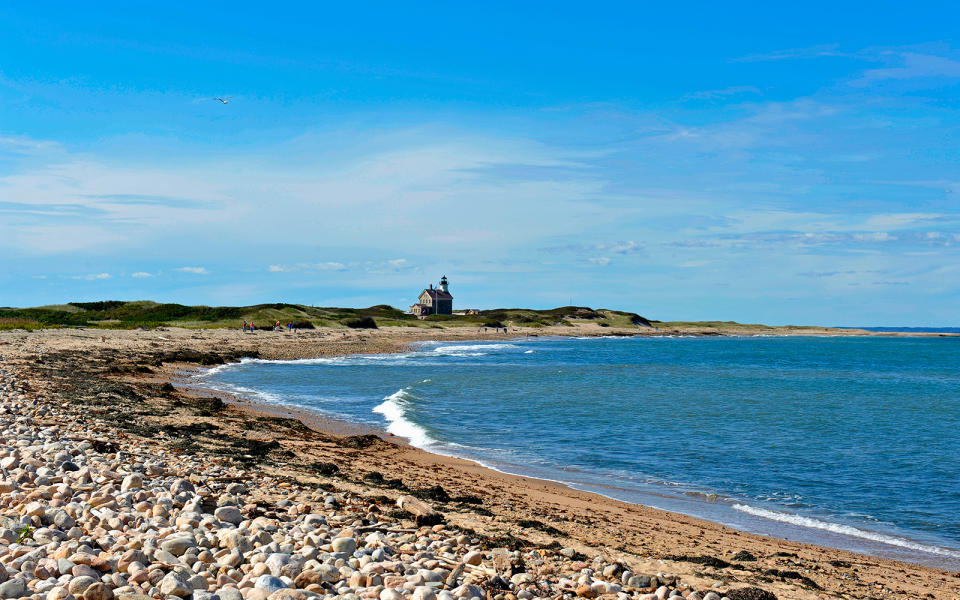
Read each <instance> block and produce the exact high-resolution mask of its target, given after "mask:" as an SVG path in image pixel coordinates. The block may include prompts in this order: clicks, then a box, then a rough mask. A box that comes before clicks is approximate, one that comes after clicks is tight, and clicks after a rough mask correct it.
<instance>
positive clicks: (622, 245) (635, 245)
mask: <svg viewBox="0 0 960 600" xmlns="http://www.w3.org/2000/svg"><path fill="white" fill-rule="evenodd" d="M544 250H546V251H547V252H550V253H560V252H572V253H575V254H593V253H598V252H605V253H609V252H612V253H614V254H622V255H626V254H637V253H640V252H643V250H644V245H643V243H641V242H635V241H633V240H626V241H619V242H602V243H596V244H567V245H564V246H551V247H549V248H544Z"/></svg>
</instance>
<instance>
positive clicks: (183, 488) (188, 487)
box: [170, 479, 197, 496]
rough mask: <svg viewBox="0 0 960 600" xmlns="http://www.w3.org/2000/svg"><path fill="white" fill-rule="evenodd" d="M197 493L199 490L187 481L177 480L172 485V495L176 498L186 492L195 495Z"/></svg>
mask: <svg viewBox="0 0 960 600" xmlns="http://www.w3.org/2000/svg"><path fill="white" fill-rule="evenodd" d="M195 491H197V488H195V487H193V484H192V483H190V482H189V481H187V480H186V479H177V480H176V481H174V482H173V483H172V484H171V485H170V493H171V494H173V495H174V496H179V495H180V494H182V493H184V492H190V493H193V492H195Z"/></svg>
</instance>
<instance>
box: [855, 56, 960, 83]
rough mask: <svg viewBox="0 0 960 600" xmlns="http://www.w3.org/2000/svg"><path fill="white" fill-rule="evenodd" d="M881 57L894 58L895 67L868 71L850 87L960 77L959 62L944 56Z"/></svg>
mask: <svg viewBox="0 0 960 600" xmlns="http://www.w3.org/2000/svg"><path fill="white" fill-rule="evenodd" d="M882 56H883V57H888V56H893V57H895V58H896V60H895V62H896V63H897V65H896V66H891V67H885V68H881V69H869V70H867V71H864V73H863V75H862V76H861V77H860V78H859V79H856V80H854V81H853V82H852V85H866V84H868V83H870V82H873V81H882V80H887V79H918V78H947V79H955V78H958V77H960V61H956V60H953V59H950V58H947V57H945V56H935V55H932V54H920V53H917V52H888V53H884V54H883V55H882Z"/></svg>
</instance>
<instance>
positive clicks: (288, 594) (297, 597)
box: [267, 588, 307, 600]
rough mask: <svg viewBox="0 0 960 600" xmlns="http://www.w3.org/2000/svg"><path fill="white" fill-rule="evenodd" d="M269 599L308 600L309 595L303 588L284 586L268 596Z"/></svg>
mask: <svg viewBox="0 0 960 600" xmlns="http://www.w3.org/2000/svg"><path fill="white" fill-rule="evenodd" d="M267 600H307V595H306V594H305V593H304V592H303V591H301V590H291V589H289V588H284V589H282V590H277V591H275V592H273V593H272V594H270V595H269V596H267Z"/></svg>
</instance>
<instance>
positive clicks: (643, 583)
mask: <svg viewBox="0 0 960 600" xmlns="http://www.w3.org/2000/svg"><path fill="white" fill-rule="evenodd" d="M627 585H629V586H630V587H635V588H640V589H644V588H648V587H650V577H649V576H648V575H634V576H633V577H631V578H630V579H629V581H627Z"/></svg>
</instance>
